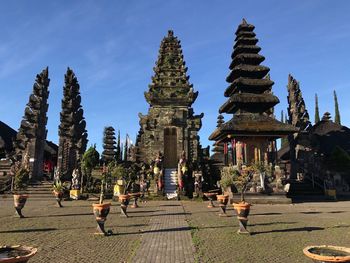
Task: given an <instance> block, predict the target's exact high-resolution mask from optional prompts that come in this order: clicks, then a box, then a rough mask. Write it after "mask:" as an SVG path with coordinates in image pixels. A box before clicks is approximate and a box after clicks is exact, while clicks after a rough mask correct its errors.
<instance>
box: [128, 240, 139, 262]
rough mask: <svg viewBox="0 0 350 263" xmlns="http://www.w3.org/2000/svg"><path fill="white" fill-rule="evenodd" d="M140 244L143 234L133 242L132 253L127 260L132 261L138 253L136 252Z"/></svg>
mask: <svg viewBox="0 0 350 263" xmlns="http://www.w3.org/2000/svg"><path fill="white" fill-rule="evenodd" d="M140 245H141V235H140V236H139V238H138V239H136V240H135V241H134V242H133V244H132V247H131V253H130V255H129V256H128V260H127V262H132V259H133V257H134V256H135V255H136V252H137V250H138V249H139V247H140Z"/></svg>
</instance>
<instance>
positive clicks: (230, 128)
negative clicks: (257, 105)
mask: <svg viewBox="0 0 350 263" xmlns="http://www.w3.org/2000/svg"><path fill="white" fill-rule="evenodd" d="M293 132H298V130H297V129H296V128H295V127H294V126H292V125H289V124H285V123H282V122H280V121H278V120H276V119H274V118H271V117H269V116H267V115H266V114H258V113H257V114H252V113H242V114H235V115H234V116H233V118H232V119H231V120H230V121H228V122H225V123H224V124H223V125H222V126H221V127H220V128H217V129H216V130H215V131H214V132H213V133H212V134H211V135H210V137H209V140H215V141H216V140H223V139H225V138H227V136H228V135H230V136H231V137H232V138H234V137H237V136H269V137H272V138H279V137H282V136H285V135H288V134H290V133H293Z"/></svg>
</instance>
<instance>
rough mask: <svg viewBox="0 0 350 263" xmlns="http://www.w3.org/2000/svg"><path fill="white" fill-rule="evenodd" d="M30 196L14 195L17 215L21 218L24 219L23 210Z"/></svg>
mask: <svg viewBox="0 0 350 263" xmlns="http://www.w3.org/2000/svg"><path fill="white" fill-rule="evenodd" d="M27 198H28V195H25V194H14V195H13V201H14V206H15V209H16V213H17V215H18V216H19V217H20V218H23V217H24V216H23V214H22V208H23V207H24V205H25V203H26V202H27Z"/></svg>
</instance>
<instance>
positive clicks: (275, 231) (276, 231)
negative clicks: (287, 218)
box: [250, 226, 324, 235]
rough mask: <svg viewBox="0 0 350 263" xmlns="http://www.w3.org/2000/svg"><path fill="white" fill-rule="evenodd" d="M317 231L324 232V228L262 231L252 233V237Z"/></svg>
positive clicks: (311, 227)
mask: <svg viewBox="0 0 350 263" xmlns="http://www.w3.org/2000/svg"><path fill="white" fill-rule="evenodd" d="M317 230H324V228H323V227H313V226H310V227H297V228H287V229H275V230H269V231H261V232H251V233H250V234H251V235H258V234H268V233H284V232H305V231H307V232H311V231H317Z"/></svg>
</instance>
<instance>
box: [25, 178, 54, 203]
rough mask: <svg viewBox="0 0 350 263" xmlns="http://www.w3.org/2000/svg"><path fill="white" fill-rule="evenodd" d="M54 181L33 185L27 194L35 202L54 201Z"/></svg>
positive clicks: (29, 187)
mask: <svg viewBox="0 0 350 263" xmlns="http://www.w3.org/2000/svg"><path fill="white" fill-rule="evenodd" d="M52 184H53V182H52V181H42V182H37V183H31V184H30V185H29V186H28V188H27V191H26V192H27V193H28V194H29V198H30V199H35V200H48V199H51V200H54V199H55V197H54V196H53V193H52Z"/></svg>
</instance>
